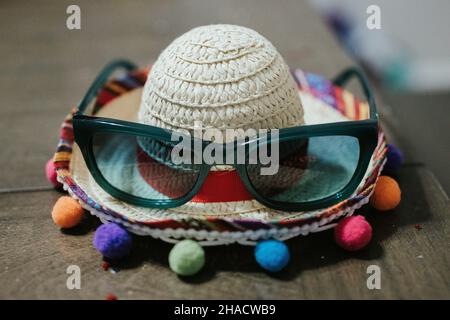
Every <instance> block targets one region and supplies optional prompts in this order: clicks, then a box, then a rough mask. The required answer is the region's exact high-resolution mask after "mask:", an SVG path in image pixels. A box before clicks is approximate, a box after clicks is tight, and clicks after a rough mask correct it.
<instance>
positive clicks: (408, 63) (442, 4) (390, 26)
mask: <svg viewBox="0 0 450 320" xmlns="http://www.w3.org/2000/svg"><path fill="white" fill-rule="evenodd" d="M310 4H311V5H312V6H313V7H314V9H315V10H316V11H317V12H318V13H319V14H320V15H321V16H322V18H323V20H324V21H325V23H326V24H327V25H328V26H329V28H330V30H332V31H333V33H334V35H335V36H336V38H337V39H338V40H339V43H340V44H341V45H342V47H343V48H345V50H346V51H347V52H348V53H349V54H350V55H351V56H352V57H353V58H354V59H355V60H356V61H357V62H358V63H360V64H361V65H362V66H364V67H365V68H366V71H367V72H368V73H370V75H371V76H372V79H373V80H375V81H377V83H378V85H379V90H380V92H381V95H382V96H383V99H384V102H385V108H384V112H385V115H389V114H393V115H394V116H393V117H389V116H388V117H385V119H386V121H389V120H392V121H395V122H396V123H394V124H393V125H394V126H396V127H398V129H399V134H398V138H399V139H400V140H401V142H402V145H403V146H404V148H406V149H407V152H408V154H409V157H410V159H415V160H416V161H417V162H422V161H423V162H425V163H426V164H427V165H428V166H429V167H430V168H431V169H432V171H434V173H435V174H436V176H437V178H438V180H440V182H441V184H442V185H443V186H444V189H445V190H446V191H447V193H448V192H449V190H450V174H449V171H450V170H449V169H450V131H449V129H448V128H449V125H450V114H449V113H448V109H449V108H450V41H449V40H448V39H449V34H450V20H449V13H450V1H446V0H431V1H424V0H377V1H371V0H359V1H352V0H310ZM374 5H375V7H374ZM371 17H373V18H374V19H378V20H379V21H377V22H379V25H378V26H376V27H374V28H373V29H370V28H368V26H367V20H368V19H370V18H371ZM369 23H372V25H373V24H374V23H375V21H374V20H370V21H369Z"/></svg>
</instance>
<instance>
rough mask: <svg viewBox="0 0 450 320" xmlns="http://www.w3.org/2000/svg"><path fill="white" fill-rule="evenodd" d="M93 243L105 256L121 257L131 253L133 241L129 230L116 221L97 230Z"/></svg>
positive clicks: (110, 257) (111, 257)
mask: <svg viewBox="0 0 450 320" xmlns="http://www.w3.org/2000/svg"><path fill="white" fill-rule="evenodd" d="M93 244H94V247H95V248H96V249H97V250H98V251H99V252H100V253H101V254H102V255H103V256H104V257H106V258H109V259H120V258H123V257H125V256H127V255H128V254H129V253H130V251H131V247H132V244H133V243H132V238H131V235H130V234H129V233H128V231H126V230H125V229H123V228H122V227H120V226H119V225H117V224H115V223H106V224H103V225H101V226H100V227H99V228H98V229H97V230H96V231H95V235H94V240H93Z"/></svg>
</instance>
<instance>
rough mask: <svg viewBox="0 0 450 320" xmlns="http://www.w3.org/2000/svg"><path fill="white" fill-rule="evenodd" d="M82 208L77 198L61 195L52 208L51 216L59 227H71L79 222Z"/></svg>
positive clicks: (82, 211) (82, 212)
mask: <svg viewBox="0 0 450 320" xmlns="http://www.w3.org/2000/svg"><path fill="white" fill-rule="evenodd" d="M83 215H84V210H83V208H82V207H81V205H80V204H79V203H78V201H77V200H75V199H72V198H71V197H69V196H62V197H61V198H59V199H58V201H56V203H55V205H54V206H53V210H52V218H53V221H54V222H55V224H56V225H58V226H60V227H61V228H72V227H75V226H76V225H77V224H79V223H80V221H81V219H82V218H83Z"/></svg>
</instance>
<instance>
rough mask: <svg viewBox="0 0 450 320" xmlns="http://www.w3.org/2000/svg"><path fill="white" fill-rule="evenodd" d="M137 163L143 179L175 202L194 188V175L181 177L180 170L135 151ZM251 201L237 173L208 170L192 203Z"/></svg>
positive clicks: (140, 151) (139, 150)
mask: <svg viewBox="0 0 450 320" xmlns="http://www.w3.org/2000/svg"><path fill="white" fill-rule="evenodd" d="M137 162H138V168H139V172H140V174H141V176H142V178H143V179H144V180H145V181H146V182H147V183H148V184H149V185H150V186H152V188H154V189H155V190H156V191H158V192H161V193H162V194H165V195H167V196H169V197H170V198H173V199H176V198H180V197H182V196H184V195H185V194H186V193H187V192H188V191H189V190H190V189H191V188H192V186H193V179H197V173H195V175H191V176H189V172H185V173H183V174H180V170H177V169H173V168H170V167H169V166H166V165H164V164H162V163H159V162H157V161H155V160H154V159H153V158H151V157H150V156H149V155H147V154H146V153H145V152H144V151H143V150H141V149H138V151H137ZM251 199H253V197H252V195H251V194H250V193H249V192H248V191H247V189H246V188H245V185H244V183H243V182H242V180H241V178H240V177H239V175H238V173H237V172H236V170H230V171H210V172H209V173H208V176H207V177H206V179H205V181H204V182H203V185H202V186H201V188H200V190H199V191H198V193H197V194H196V195H195V196H194V197H193V198H192V200H191V201H192V202H204V203H206V202H229V201H245V200H251Z"/></svg>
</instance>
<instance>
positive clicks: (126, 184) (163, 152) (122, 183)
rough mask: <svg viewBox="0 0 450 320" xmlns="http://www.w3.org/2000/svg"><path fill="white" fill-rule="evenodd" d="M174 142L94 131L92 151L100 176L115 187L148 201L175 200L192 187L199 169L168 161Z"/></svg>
mask: <svg viewBox="0 0 450 320" xmlns="http://www.w3.org/2000/svg"><path fill="white" fill-rule="evenodd" d="M172 149H173V144H169V143H167V142H164V141H160V140H158V139H154V138H149V137H143V136H134V135H129V134H123V133H97V134H95V135H94V137H93V140H92V150H93V154H94V157H95V161H96V163H97V167H98V168H99V170H100V172H101V174H102V175H103V177H104V178H105V179H106V180H107V181H108V182H109V183H110V184H111V185H112V186H113V187H115V188H116V189H119V190H120V191H122V192H125V193H127V194H130V195H132V196H136V197H141V198H146V199H150V200H167V199H178V198H181V197H183V196H185V195H186V194H187V193H189V191H191V190H192V188H193V187H194V185H195V183H196V181H197V179H198V177H199V170H198V168H196V167H195V166H193V165H184V164H183V165H179V164H178V165H177V164H174V163H173V162H172V161H171V151H172Z"/></svg>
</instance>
